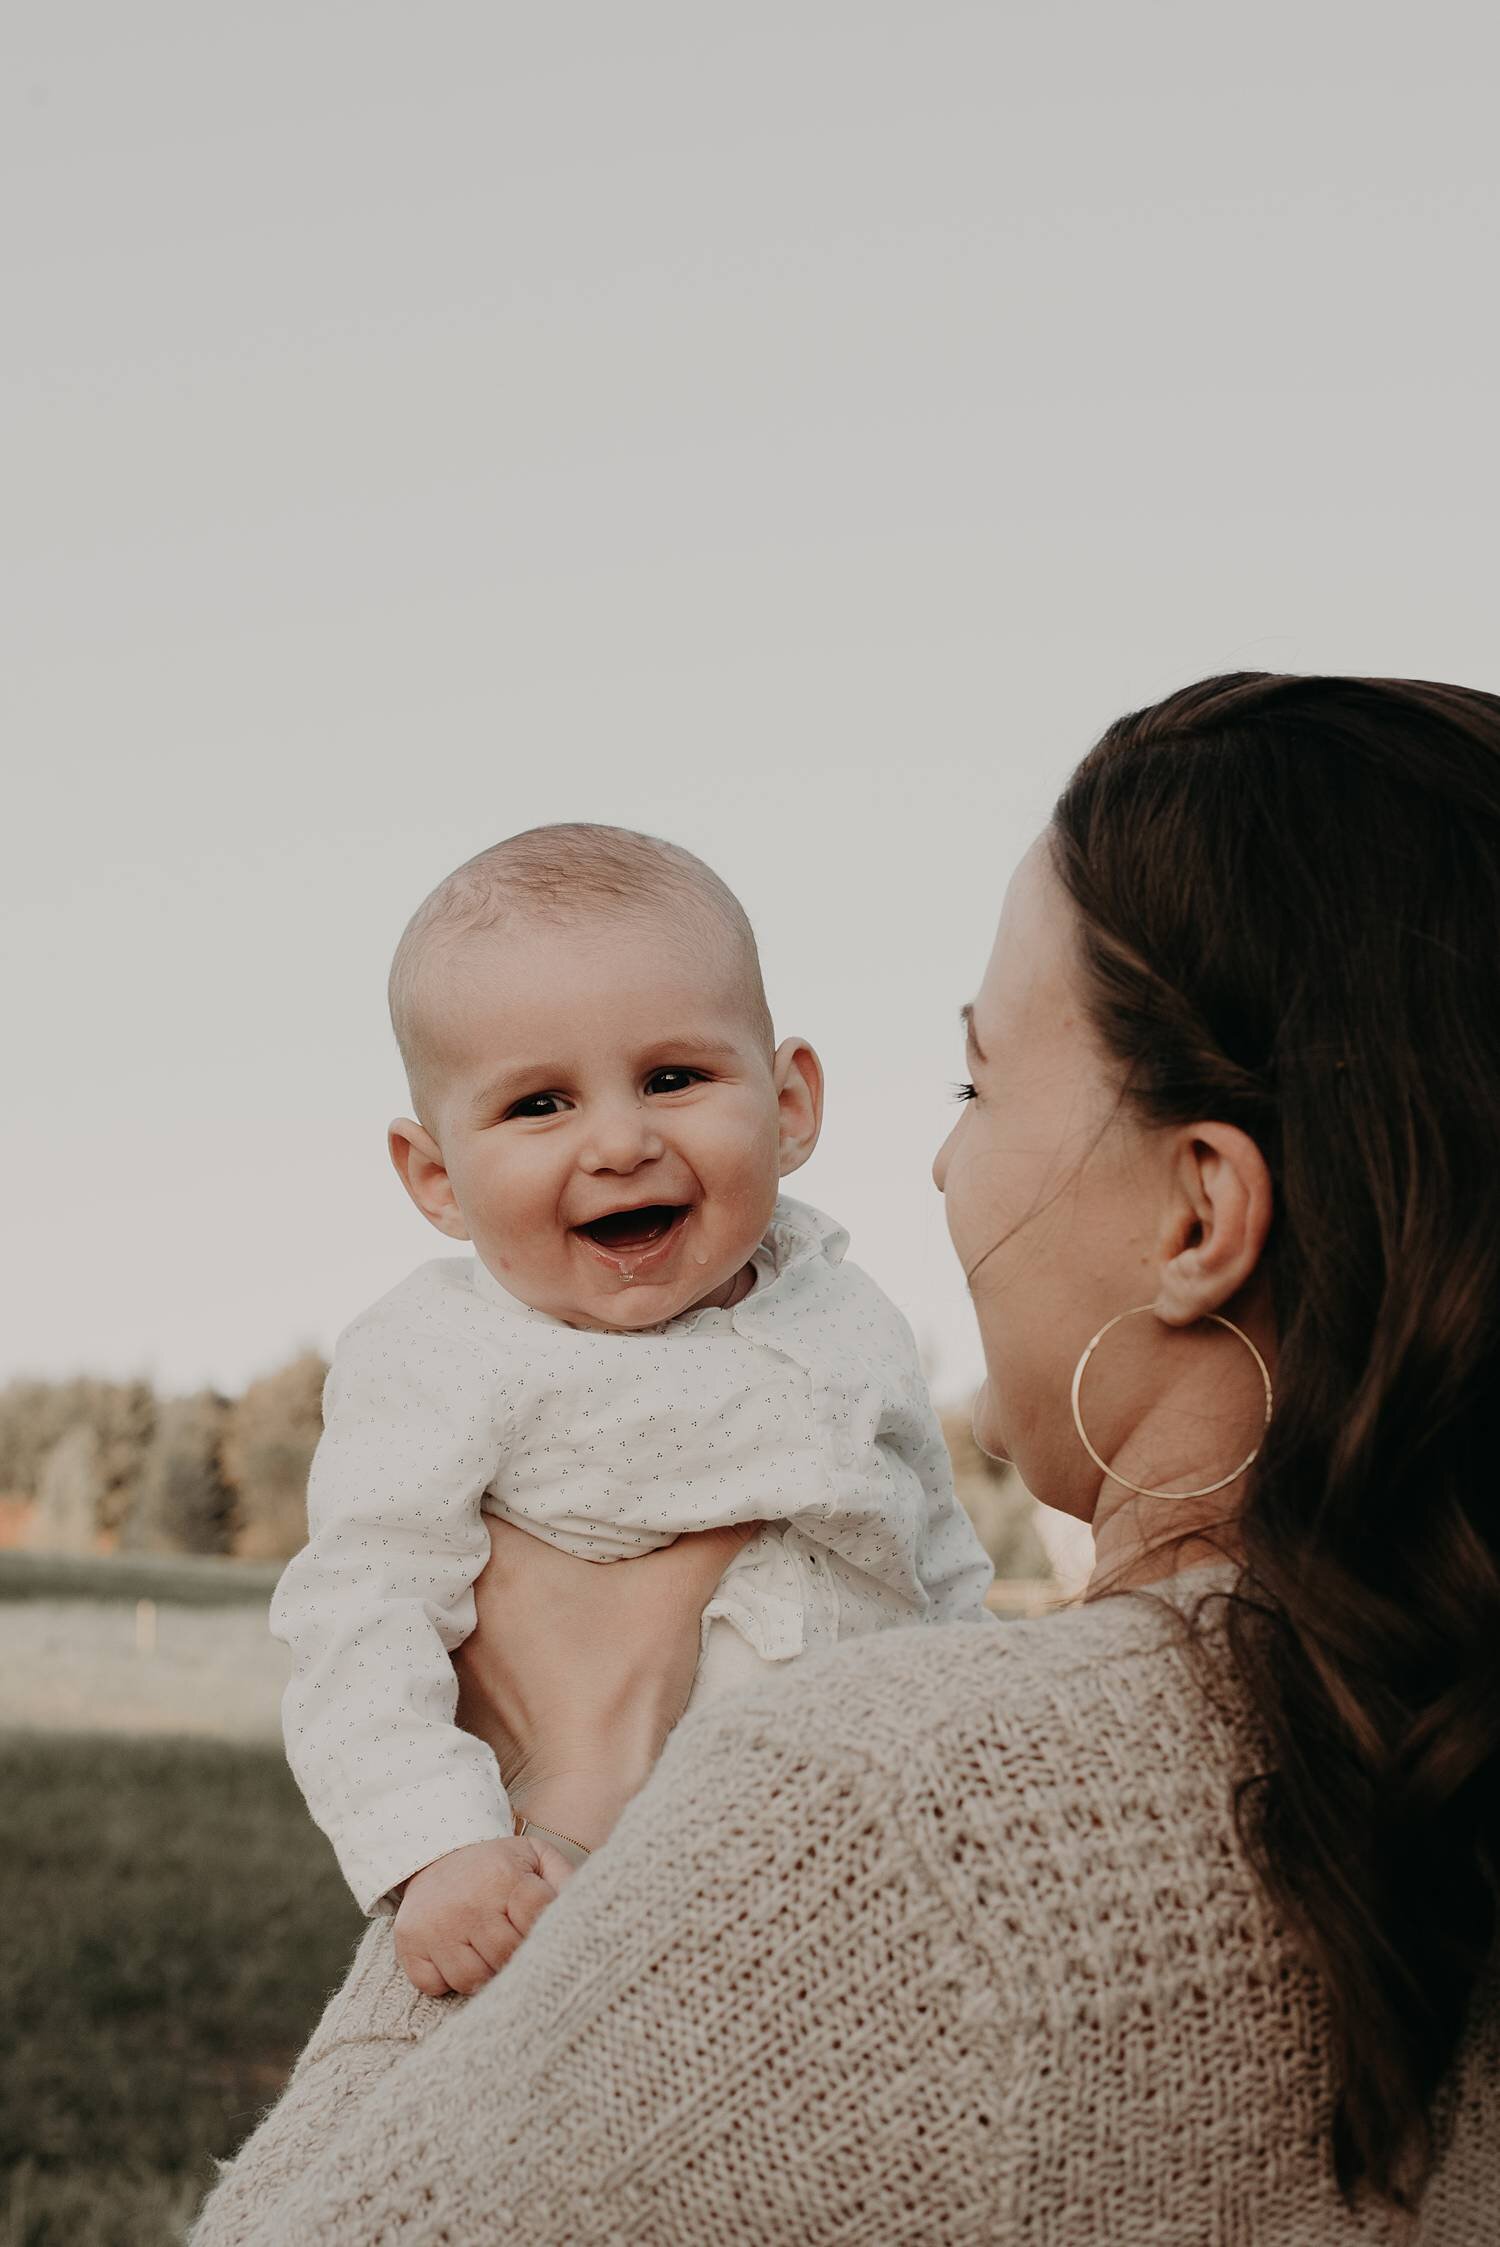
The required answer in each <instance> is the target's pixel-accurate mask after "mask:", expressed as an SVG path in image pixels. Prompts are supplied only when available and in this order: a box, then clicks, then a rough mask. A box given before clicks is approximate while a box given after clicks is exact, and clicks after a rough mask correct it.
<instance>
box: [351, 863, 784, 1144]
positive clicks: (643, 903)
mask: <svg viewBox="0 0 1500 2247" xmlns="http://www.w3.org/2000/svg"><path fill="white" fill-rule="evenodd" d="M516 914H528V915H532V914H534V915H536V916H538V917H540V918H542V919H549V918H550V919H555V920H558V921H572V920H581V919H585V918H588V917H590V916H592V915H596V914H597V915H602V916H609V915H615V916H619V917H622V918H628V919H632V920H640V921H645V920H649V919H655V920H660V919H662V918H664V917H665V918H667V919H668V920H670V921H675V922H677V923H678V924H679V926H680V931H681V934H682V936H683V938H684V940H685V941H687V942H696V943H698V944H701V942H702V939H703V932H704V925H705V921H706V922H707V923H708V925H709V927H710V928H713V927H717V929H718V931H719V933H720V935H721V937H722V939H723V941H724V943H725V946H726V949H727V950H728V952H729V953H730V954H731V955H732V956H733V959H734V965H735V968H736V971H737V973H738V974H739V975H740V976H741V977H742V978H743V982H744V989H745V997H746V1001H747V1004H748V1006H749V1009H750V1013H751V1017H752V1020H753V1022H754V1025H755V1029H756V1032H757V1035H758V1036H760V1037H761V1038H763V1039H764V1041H765V1044H766V1045H767V1047H770V1046H771V1045H773V1044H774V1042H775V1035H774V1032H773V1030H772V1027H771V1010H770V1008H769V1007H768V1005H767V1004H766V993H765V984H764V982H763V981H762V978H761V969H760V954H759V951H758V950H757V948H756V943H755V932H754V930H753V929H752V928H751V926H750V922H749V919H748V916H747V915H746V912H745V908H744V907H743V905H741V903H740V901H739V899H738V898H737V897H736V896H735V894H734V892H733V890H732V889H730V888H729V886H728V884H727V883H726V882H723V881H721V880H720V878H719V876H718V875H717V874H716V873H715V872H714V870H713V868H712V867H711V866H705V864H704V863H703V860H702V859H701V858H695V857H694V855H693V853H692V852H691V851H690V850H684V849H683V848H682V846H681V844H679V843H669V842H665V841H663V839H662V838H661V837H660V836H659V835H643V834H639V833H637V832H636V830H635V829H634V828H631V827H602V826H594V825H592V824H590V823H589V822H587V821H583V820H576V821H565V822H562V823H560V824H558V825H556V826H552V827H528V828H527V829H526V830H525V831H524V832H523V833H522V834H519V835H509V836H507V837H506V838H505V840H504V841H503V842H499V843H493V844H491V846H490V848H489V849H488V850H482V851H480V852H478V853H477V855H476V856H475V857H473V858H469V859H466V860H465V861H464V863H463V865H462V866H457V867H455V868H454V870H453V872H452V873H451V874H449V875H447V876H446V877H445V878H444V880H442V881H440V882H439V883H438V885H437V888H436V889H435V890H433V891H432V893H431V894H430V896H428V897H426V898H424V899H423V901H422V903H421V904H420V905H419V906H418V907H417V909H416V911H415V913H413V915H412V917H411V919H410V920H409V921H408V922H407V924H406V927H405V929H404V930H403V932H402V936H401V941H400V943H399V944H398V945H397V946H396V956H395V958H394V959H393V960H392V962H391V974H390V985H389V999H390V1009H391V1027H392V1028H393V1029H394V1031H395V1033H396V1043H397V1045H398V1046H399V1047H400V1049H401V1059H402V1061H403V1063H404V1065H405V1068H406V1077H407V1082H408V1084H409V1085H410V1087H411V1092H412V1098H413V1100H414V1101H416V1102H417V1103H418V1112H419V1113H420V1111H421V1103H422V1102H423V1100H425V1097H426V1093H425V1089H424V1088H425V1080H426V1077H427V1073H428V1072H427V1070H426V1067H425V1065H424V1064H425V1055H424V1051H423V1038H422V1024H421V1009H420V1004H419V996H418V986H419V984H420V981H421V972H422V964H423V961H424V960H425V958H426V957H427V955H428V953H429V951H430V949H431V948H432V946H433V945H434V944H441V943H443V942H451V941H456V940H458V939H460V938H462V937H465V936H473V935H478V934H482V933H483V932H484V931H485V930H488V929H494V928H499V927H501V926H502V925H503V924H504V923H505V922H506V921H507V920H508V919H510V918H511V917H512V916H514V915H516ZM424 1120H425V1119H424Z"/></svg>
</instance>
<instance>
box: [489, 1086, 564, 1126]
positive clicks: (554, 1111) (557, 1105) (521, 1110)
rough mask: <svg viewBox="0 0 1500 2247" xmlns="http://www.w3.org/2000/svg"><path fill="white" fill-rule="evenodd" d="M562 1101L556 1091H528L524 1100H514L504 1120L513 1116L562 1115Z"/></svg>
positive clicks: (506, 1120)
mask: <svg viewBox="0 0 1500 2247" xmlns="http://www.w3.org/2000/svg"><path fill="white" fill-rule="evenodd" d="M562 1105H563V1104H562V1102H561V1100H560V1099H559V1098H558V1096H557V1094H556V1093H555V1092H528V1093H527V1095H526V1097H525V1099H524V1100H513V1101H512V1102H511V1104H510V1106H509V1107H508V1108H507V1109H506V1111H505V1115H504V1118H503V1120H504V1122H506V1123H509V1122H510V1120H511V1118H512V1117H513V1116H521V1117H525V1116H560V1115H561V1114H562Z"/></svg>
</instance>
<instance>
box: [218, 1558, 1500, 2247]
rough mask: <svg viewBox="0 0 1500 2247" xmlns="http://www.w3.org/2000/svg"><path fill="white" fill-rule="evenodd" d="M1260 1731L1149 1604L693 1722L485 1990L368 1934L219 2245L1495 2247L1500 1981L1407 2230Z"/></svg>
mask: <svg viewBox="0 0 1500 2247" xmlns="http://www.w3.org/2000/svg"><path fill="white" fill-rule="evenodd" d="M1214 1582H1215V1579H1214V1578H1212V1577H1205V1576H1203V1575H1198V1576H1196V1577H1184V1578H1180V1579H1178V1582H1177V1584H1176V1586H1174V1587H1173V1588H1172V1599H1173V1600H1174V1601H1175V1602H1176V1604H1177V1605H1178V1606H1179V1607H1180V1606H1181V1605H1183V1604H1184V1603H1185V1602H1186V1601H1187V1600H1188V1599H1189V1597H1190V1590H1191V1592H1196V1593H1198V1594H1201V1593H1202V1592H1203V1591H1204V1590H1205V1589H1208V1590H1211V1589H1212V1588H1213V1585H1214ZM1204 1627H1205V1628H1206V1629H1207V1630H1208V1631H1209V1633H1210V1637H1209V1644H1210V1646H1211V1647H1212V1646H1213V1645H1214V1643H1215V1638H1216V1626H1215V1625H1214V1624H1213V1623H1212V1621H1211V1620H1210V1619H1209V1615H1208V1614H1205V1618H1204ZM1248 1756H1249V1749H1248V1745H1247V1733H1246V1729H1245V1726H1244V1723H1243V1721H1242V1719H1241V1717H1240V1716H1239V1715H1238V1714H1237V1710H1236V1705H1235V1701H1234V1696H1233V1694H1232V1691H1231V1690H1230V1687H1229V1680H1228V1675H1227V1671H1226V1673H1225V1675H1224V1679H1223V1690H1215V1691H1214V1692H1213V1693H1212V1694H1208V1693H1205V1692H1204V1691H1203V1689H1202V1685H1201V1683H1200V1681H1199V1678H1198V1676H1197V1674H1196V1672H1195V1670H1194V1668H1193V1667H1192V1665H1191V1664H1190V1662H1189V1660H1188V1658H1187V1657H1186V1655H1185V1654H1184V1652H1183V1649H1182V1644H1181V1631H1180V1627H1179V1624H1178V1622H1177V1619H1176V1618H1175V1617H1174V1615H1173V1613H1172V1607H1171V1604H1170V1603H1169V1602H1167V1601H1163V1600H1159V1599H1154V1598H1142V1597H1136V1596H1122V1597H1119V1598H1115V1599H1110V1600H1105V1601H1101V1602H1099V1603H1096V1604H1095V1605H1093V1606H1090V1607H1086V1608H1081V1609H1076V1610H1072V1611H1068V1612H1065V1613H1062V1614H1058V1615H1055V1616H1051V1617H1047V1618H1043V1619H1040V1620H1037V1621H1034V1622H1030V1623H1016V1624H1010V1625H1005V1626H1001V1625H989V1626H985V1625H982V1624H950V1625H944V1626H941V1627H916V1628H910V1629H904V1630H898V1631H893V1632H887V1633H884V1634H882V1635H880V1636H879V1637H876V1638H873V1639H867V1640H863V1641H857V1642H854V1643H852V1644H850V1645H847V1646H841V1647H839V1648H836V1649H835V1650H833V1651H832V1652H830V1653H826V1654H821V1655H818V1656H815V1657H812V1658H810V1659H809V1660H807V1661H806V1662H804V1663H800V1664H798V1665H797V1666H796V1667H795V1669H794V1670H793V1671H792V1673H791V1674H790V1675H788V1676H786V1677H784V1678H781V1679H776V1680H773V1681H770V1682H767V1683H766V1684H764V1685H758V1686H755V1687H754V1688H752V1689H751V1690H750V1691H749V1692H748V1693H747V1694H745V1695H744V1696H743V1697H742V1698H739V1699H735V1700H732V1701H726V1702H723V1703H720V1704H718V1705H710V1706H708V1707H706V1708H704V1709H703V1710H702V1711H701V1712H700V1713H697V1714H695V1715H693V1716H691V1717H689V1718H688V1719H687V1720H686V1721H685V1722H684V1723H683V1724H682V1725H681V1726H680V1727H679V1729H678V1732H677V1733H676V1734H675V1735H674V1737H673V1740H672V1742H671V1743H670V1745H669V1747H668V1749H667V1752H666V1754H665V1755H664V1756H663V1758H662V1761H661V1763H660V1765H659V1766H658V1769H657V1771H656V1773H655V1774H654V1776H653V1778H652V1780H651V1783H650V1784H649V1786H648V1787H647V1788H646V1789H645V1790H644V1791H643V1792H642V1793H641V1794H640V1795H639V1796H638V1797H637V1798H636V1800H635V1801H634V1802H633V1803H632V1804H631V1806H630V1808H629V1809H628V1810H627V1812H626V1814H625V1816H624V1817H623V1818H622V1819H621V1821H620V1823H619V1825H618V1826H617V1828H616V1829H615V1832H614V1834H613V1835H612V1836H611V1838H610V1840H609V1842H608V1844H607V1845H606V1846H605V1847H604V1848H603V1849H602V1850H600V1851H599V1852H598V1853H597V1854H596V1856H595V1857H594V1858H593V1859H592V1860H591V1861H590V1862H589V1863H588V1864H587V1865H586V1866H585V1867H584V1868H583V1870H582V1871H581V1872H579V1873H578V1874H577V1875H576V1876H575V1878H574V1879H573V1880H572V1881H571V1882H570V1883H569V1886H568V1888H567V1890H566V1892H565V1893H564V1895H563V1896H562V1897H561V1898H560V1899H559V1901H558V1902H557V1903H556V1904H555V1905H554V1906H553V1907H552V1908H551V1909H550V1910H549V1911H548V1913H547V1914H546V1916H545V1918H544V1919H543V1920H542V1922H541V1923H540V1925H539V1926H538V1927H537V1929H536V1930H535V1932H534V1933H533V1934H532V1935H531V1936H530V1937H529V1939H528V1940H527V1942H526V1943H525V1945H524V1946H523V1948H522V1950H521V1951H520V1953H519V1954H518V1955H517V1957H516V1959H515V1960H514V1961H513V1962H512V1963H511V1964H510V1965H509V1966H507V1967H506V1968H505V1969H504V1971H503V1972H502V1973H501V1974H500V1975H499V1976H498V1977H497V1978H496V1980H495V1981H494V1982H492V1983H491V1984H490V1985H489V1986H488V1988H486V1989H485V1990H484V1991H483V1992H481V1993H480V1995H479V1996H477V1997H475V1998H473V1999H471V2000H469V2001H468V2002H467V2003H465V2002H464V2001H463V2000H460V1999H456V1998H446V1999H441V2000H434V1999H430V1998H423V1997H420V1996H418V1995H417V1994H416V1992H415V1991H414V1990H413V1989H412V1988H411V1987H410V1986H409V1985H408V1984H407V1983H406V1981H405V1979H404V1977H403V1975H402V1973H401V1970H400V1968H399V1967H398V1965H397V1964H396V1961H395V1957H394V1954H393V1950H392V1946H391V1935H390V1928H389V1924H388V1923H387V1922H383V1921H377V1922H376V1923H375V1924H374V1925H373V1926H372V1927H371V1928H370V1930H369V1932H368V1933H367V1934H366V1936H365V1938H364V1941H363V1942H362V1944H361V1946H360V1949H359V1952H358V1954H357V1956H356V1959H355V1962H354V1966H353V1969H352V1971H351V1973H350V1976H349V1979H348V1980H347V1982H346V1983H345V1985H344V1987H343V1988H342V1990H340V1991H339V1993H338V1994H337V1996H335V1997H334V1999H333V2000H332V2002H331V2004H330V2005H329V2008H328V2010H327V2012H326V2014H325V2015H324V2018H323V2021H322V2023H321V2025H320V2027H319V2028H318V2030H317V2032H316V2034H315V2035H314V2037H313V2039H312V2041H311V2043H310V2044H309V2046H308V2048H307V2051H306V2052H305V2053H304V2055H303V2057H302V2060H301V2061H300V2063H299V2065H298V2067H297V2070H296V2072H295V2074H294V2075H293V2077H292V2080H291V2083H290V2085H289V2087H288V2089H287V2091H286V2092H285V2094H284V2096H283V2097H282V2099H281V2101H280V2103H279V2104H278V2105H277V2106H276V2107H274V2108H273V2109H272V2111H271V2112H270V2114H269V2115H268V2116H267V2117H266V2119H265V2120H264V2121H263V2122H262V2124H261V2126H260V2128H259V2129H258V2130H257V2131H256V2133H255V2135H254V2136H253V2137H252V2138H251V2139H250V2141H249V2143H248V2144H247V2145H246V2146H245V2148H244V2149H243V2151H242V2152H241V2153H240V2155H239V2157H238V2159H237V2160H236V2161H235V2162H234V2163H232V2164H231V2165H230V2166H229V2167H228V2168H227V2170H226V2171H225V2173H224V2175H223V2176H222V2178H221V2180H220V2182H219V2184H218V2186H217V2188H216V2190H215V2191H214V2193H213V2195H212V2197H211V2198H210V2200H209V2202H208V2204H207V2206H206V2208H205V2211H204V2213H203V2216H202V2218H201V2220H200V2224H199V2227H198V2229H197V2230H196V2231H195V2233H194V2235H193V2240H194V2247H252V2243H253V2247H292V2243H295V2247H396V2243H397V2242H399V2243H400V2247H418V2243H420V2247H436V2243H437V2242H440V2241H441V2242H445V2243H448V2247H489V2243H491V2242H494V2243H496V2247H498V2243H500V2242H506V2243H507V2247H508V2243H510V2242H513V2241H521V2240H524V2241H526V2242H527V2243H528V2247H564V2243H567V2247H572V2243H575V2242H606V2241H619V2242H626V2241H628V2242H631V2243H632V2247H709V2243H710V2242H712V2243H713V2247H739V2243H750V2242H754V2243H757V2247H836V2243H837V2247H896V2243H902V2247H910V2243H913V2242H918V2241H920V2242H923V2243H933V2247H937V2243H947V2242H953V2243H955V2247H956V2243H958V2242H971V2243H978V2242H986V2243H1008V2242H1020V2241H1025V2242H1027V2243H1028V2247H1103V2243H1105V2242H1108V2243H1109V2247H1354V2243H1356V2242H1358V2243H1361V2247H1366V2243H1369V2242H1381V2243H1391V2247H1394V2243H1396V2242H1402V2243H1403V2247H1406V2243H1409V2242H1418V2243H1420V2247H1485V2243H1492V2242H1494V2241H1496V2240H1497V2239H1500V2001H1497V1999H1496V1997H1495V1996H1494V1995H1493V1994H1487V1995H1486V1996H1485V1998H1484V1999H1483V2000H1482V2002H1481V2003H1480V2005H1479V2006H1478V2007H1477V2009H1476V2021H1475V2027H1474V2030H1473V2032H1472V2034H1471V2037H1470V2042H1469V2048H1468V2050H1467V2052H1466V2054H1465V2057H1464V2061H1463V2063H1462V2066H1461V2068H1460V2069H1459V2071H1458V2072H1457V2076H1456V2080H1455V2084H1454V2086H1453V2089H1452V2092H1451V2096H1450V2101H1449V2107H1450V2111H1451V2115H1452V2127H1451V2133H1450V2138H1449V2143H1448V2148H1447V2151H1446V2154H1445V2156H1444V2159H1443V2162H1442V2164H1441V2167H1440V2168H1439V2170H1438V2172H1437V2174H1436V2176H1435V2178H1434V2181H1433V2183H1432V2184H1431V2186H1430V2187H1429V2190H1428V2192H1427V2195H1426V2198H1425V2201H1424V2204H1423V2209H1422V2213H1421V2216H1420V2219H1419V2221H1418V2224H1417V2226H1416V2227H1415V2228H1412V2227H1411V2226H1409V2225H1405V2224H1403V2222H1402V2221H1401V2220H1400V2219H1397V2218H1396V2217H1394V2216H1393V2215H1391V2214H1390V2213H1389V2212H1388V2211H1387V2210H1385V2209H1383V2208H1381V2207H1379V2206H1376V2205H1374V2204H1372V2203H1369V2202H1368V2201H1367V2202H1365V2203H1363V2204H1362V2205H1361V2206H1360V2207H1358V2208H1357V2209H1356V2210H1355V2211H1354V2212H1350V2211H1349V2210H1347V2209H1346V2208H1345V2207H1344V2205H1343V2204H1342V2202H1341V2201H1340V2199H1339V2197H1338V2194H1337V2192H1336V2190H1335V2187H1334V2184H1333V2181H1332V2176H1331V2172H1330V2163H1329V2155H1328V2121H1329V2113H1330V2102H1331V2097H1332V2091H1331V2080H1330V2067H1329V2056H1328V2040H1327V2029H1326V2020H1325V2013H1324V2006H1323V2002H1322V1998H1321V1995H1320V1992H1319V1990H1318V1987H1317V1985H1316V1983H1315V1981H1314V1979H1313V1977H1312V1975H1311V1974H1310V1973H1309V1972H1308V1971H1307V1970H1306V1969H1305V1968H1304V1967H1303V1966H1302V1965H1301V1964H1300V1963H1299V1962H1298V1960H1297V1958H1296V1956H1295V1955H1294V1952H1293V1950H1292V1948H1291V1946H1290V1944H1289V1943H1288V1941H1287V1939H1286V1937H1285V1935H1284V1934H1283V1932H1282V1931H1281V1930H1280V1928H1279V1927H1278V1925H1277V1924H1276V1922H1275V1919H1274V1918H1273V1915H1272V1913H1271V1912H1270V1910H1269V1908H1268V1906H1267V1904H1266V1902H1265V1900H1264V1898H1263V1896H1262V1894H1261V1892H1260V1890H1259V1888H1258V1886H1257V1884H1256V1882H1255V1880H1254V1878H1253V1877H1252V1875H1251V1873H1250V1871H1249V1868H1248V1867H1247V1865H1246V1863H1245V1861H1244V1858H1243V1856H1242V1853H1241V1850H1240V1848H1239V1845H1238V1842H1237V1840H1236V1836H1235V1830H1234V1824H1233V1817H1232V1810H1231V1788H1232V1783H1233V1778H1234V1776H1235V1775H1236V1773H1238V1772H1240V1771H1242V1770H1243V1769H1245V1768H1246V1767H1247V1763H1248Z"/></svg>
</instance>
